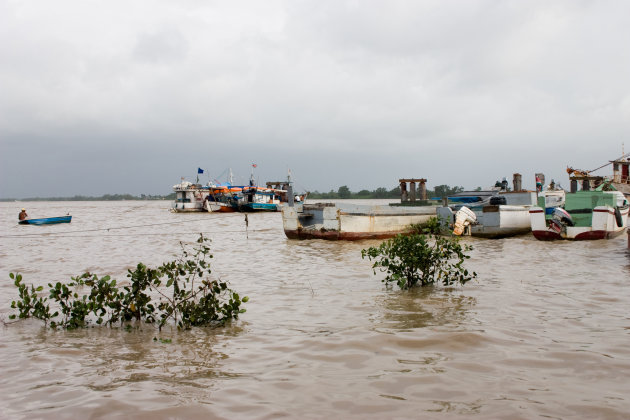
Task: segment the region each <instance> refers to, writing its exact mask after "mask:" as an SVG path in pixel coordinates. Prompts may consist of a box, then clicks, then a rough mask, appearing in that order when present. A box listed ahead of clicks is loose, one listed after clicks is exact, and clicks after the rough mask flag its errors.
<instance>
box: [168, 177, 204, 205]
mask: <svg viewBox="0 0 630 420" xmlns="http://www.w3.org/2000/svg"><path fill="white" fill-rule="evenodd" d="M173 191H174V192H175V201H174V202H173V206H172V207H171V211H172V212H176V213H188V212H199V211H206V209H205V207H204V203H205V202H206V197H208V194H210V187H208V186H202V185H201V184H193V183H192V182H188V181H184V180H183V179H182V182H181V183H179V184H177V185H173Z"/></svg>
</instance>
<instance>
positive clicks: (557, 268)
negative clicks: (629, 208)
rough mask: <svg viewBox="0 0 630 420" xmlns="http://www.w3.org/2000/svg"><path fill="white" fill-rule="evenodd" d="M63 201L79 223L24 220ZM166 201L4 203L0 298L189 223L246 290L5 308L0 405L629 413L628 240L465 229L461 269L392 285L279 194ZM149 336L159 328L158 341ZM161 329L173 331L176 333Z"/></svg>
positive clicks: (162, 251) (123, 266) (31, 413)
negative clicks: (279, 206) (117, 314)
mask: <svg viewBox="0 0 630 420" xmlns="http://www.w3.org/2000/svg"><path fill="white" fill-rule="evenodd" d="M21 207H26V208H27V211H28V213H29V215H30V216H31V217H50V216H59V215H63V214H66V213H67V212H70V213H71V214H72V215H73V220H72V223H70V224H65V225H52V226H19V225H17V214H18V213H19V209H20V208H21ZM169 207H170V203H169V202H166V201H159V202H158V201H151V202H136V201H119V202H33V203H0V216H1V217H0V224H1V226H2V230H1V231H0V236H1V237H0V279H2V280H0V317H1V318H2V319H3V320H4V321H8V315H9V314H11V313H13V312H12V311H13V310H12V309H10V303H11V300H14V299H16V298H17V292H16V288H15V287H14V285H13V283H12V281H11V279H10V278H9V276H8V274H9V272H20V273H22V274H23V276H24V282H25V283H33V284H36V285H46V284H47V283H48V282H51V281H55V282H56V281H66V280H69V278H70V276H74V275H77V274H81V273H83V272H85V271H90V272H94V273H97V274H99V275H105V274H110V275H112V276H113V277H115V278H116V279H118V280H119V282H124V281H125V279H126V276H125V274H126V270H127V269H129V268H132V267H134V266H135V265H136V264H137V263H138V262H140V261H142V262H144V263H145V264H147V265H149V266H152V265H153V266H157V265H159V264H161V263H162V262H165V261H169V260H171V259H173V258H174V257H175V256H177V255H178V253H179V242H180V241H184V242H193V241H194V240H195V239H196V238H197V237H198V233H199V232H204V233H205V234H206V235H207V236H209V237H210V238H212V244H211V246H212V251H213V254H214V259H213V260H212V267H213V274H214V275H216V276H217V277H220V278H221V279H223V280H227V281H229V282H230V285H231V287H232V288H233V289H234V290H236V291H238V292H239V293H240V294H241V295H247V296H249V298H250V301H249V302H248V303H247V304H245V308H246V309H247V312H246V313H245V314H243V315H242V316H241V317H240V319H239V320H238V321H237V322H234V323H232V324H231V325H230V326H228V327H227V328H223V329H206V328H195V329H193V330H191V331H184V332H178V331H176V330H172V329H167V330H163V331H162V332H158V331H157V330H156V329H154V328H153V327H152V326H143V327H142V328H141V329H140V330H132V331H130V332H127V331H125V330H121V329H118V328H114V329H109V328H103V327H97V328H89V329H83V330H75V331H53V330H50V329H45V328H43V327H42V324H41V323H39V322H37V321H35V320H26V321H21V322H18V323H15V324H10V325H5V326H0V395H1V397H0V418H7V419H40V418H42V419H77V418H85V419H87V418H91V419H100V418H105V419H128V418H133V419H151V420H157V419H193V418H194V419H196V418H204V419H214V418H217V419H276V418H299V419H320V418H334V419H407V418H429V419H433V418H435V419H468V418H479V419H488V418H494V419H532V418H551V419H598V418H601V419H627V418H630V254H629V253H628V250H627V246H626V241H627V239H626V235H623V236H622V237H620V238H617V239H613V240H609V241H593V242H557V243H545V242H538V241H536V240H535V239H534V238H533V237H532V236H531V235H530V236H522V237H517V238H509V239H502V240H475V239H468V240H467V242H468V243H470V244H472V245H473V246H474V250H473V251H472V252H471V253H470V255H471V257H472V258H471V259H470V260H468V261H467V265H468V267H469V268H471V269H473V270H475V271H477V273H478V279H477V280H476V281H473V282H469V283H468V284H466V285H465V286H459V287H453V288H443V287H432V288H425V289H417V290H412V291H399V290H397V289H395V288H391V289H388V288H387V287H385V285H384V284H383V283H381V279H382V277H383V275H382V274H378V275H376V276H375V275H374V274H373V273H372V270H371V268H370V263H369V261H367V260H362V259H361V249H363V248H367V247H369V246H372V245H376V244H378V243H379V242H378V241H361V242H326V241H293V240H288V239H287V238H286V237H285V236H284V233H283V231H282V220H281V216H280V214H279V213H267V214H251V215H249V217H248V218H249V227H248V230H247V231H246V229H245V223H244V216H243V215H241V214H172V213H169V211H168V208H169ZM154 338H161V339H162V340H157V341H155V340H154ZM167 339H170V340H171V342H168V340H167Z"/></svg>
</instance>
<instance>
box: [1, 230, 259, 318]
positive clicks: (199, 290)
mask: <svg viewBox="0 0 630 420" xmlns="http://www.w3.org/2000/svg"><path fill="white" fill-rule="evenodd" d="M207 242H208V239H207V238H205V237H204V236H203V235H201V236H200V237H199V239H198V240H197V244H196V245H195V246H193V247H186V246H184V245H183V244H182V254H181V256H180V257H179V258H178V259H177V260H174V261H171V262H168V263H164V264H162V265H161V266H160V267H158V268H155V269H152V268H148V267H147V266H145V265H144V264H142V263H140V264H138V265H137V266H136V268H135V270H133V271H132V270H128V274H127V277H128V278H129V279H130V285H129V286H124V287H122V288H119V287H117V286H116V280H115V279H111V278H110V276H103V277H100V278H99V277H98V276H97V275H96V274H91V273H84V274H82V275H80V276H77V277H72V278H71V281H70V282H69V283H61V282H57V283H55V284H52V283H49V284H48V287H49V288H50V290H49V295H48V297H43V296H41V295H40V294H41V292H42V291H43V287H42V286H39V287H37V288H35V287H34V286H32V285H31V286H30V288H29V287H27V286H26V285H24V284H23V283H22V275H21V274H14V273H10V274H9V277H11V279H13V280H14V284H15V286H16V287H17V288H18V294H19V300H17V301H13V302H12V303H11V308H14V309H18V314H12V315H10V316H9V318H10V319H16V318H29V317H32V318H37V319H41V320H43V321H44V323H46V324H48V323H50V326H51V327H52V328H57V327H62V328H67V329H73V328H81V327H86V326H88V325H89V324H90V323H91V322H94V323H96V324H98V325H101V324H103V323H105V324H108V325H110V326H111V325H112V324H114V323H117V322H120V323H121V324H122V323H123V322H126V321H132V320H135V321H144V322H146V323H151V324H156V325H157V326H158V328H160V329H161V328H162V327H163V326H164V325H166V324H167V323H169V322H172V323H173V324H175V325H176V326H177V328H181V329H189V328H191V327H193V326H217V325H223V324H224V323H225V322H227V321H228V320H230V319H236V318H238V314H240V313H243V312H245V309H243V308H241V304H242V303H244V302H247V301H248V298H247V296H245V297H243V298H242V299H241V298H240V296H239V295H238V293H236V292H234V291H232V290H231V289H229V288H228V285H227V283H226V282H222V281H220V280H214V279H211V278H210V273H211V270H210V264H209V262H208V261H207V260H208V259H210V258H212V254H210V247H209V246H208V245H207ZM191 248H192V249H191ZM86 287H89V291H88V293H87V294H82V295H80V294H79V292H80V291H81V290H82V289H84V288H86ZM154 297H157V298H158V301H157V302H155V301H154V299H153V298H154ZM49 302H53V303H55V304H56V306H57V307H58V310H55V311H54V312H52V311H51V309H50V304H49Z"/></svg>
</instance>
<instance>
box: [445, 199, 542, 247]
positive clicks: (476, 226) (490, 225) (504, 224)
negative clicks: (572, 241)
mask: <svg viewBox="0 0 630 420" xmlns="http://www.w3.org/2000/svg"><path fill="white" fill-rule="evenodd" d="M530 208H531V206H511V205H488V206H484V207H481V208H473V209H471V210H472V211H473V212H474V213H475V216H476V217H477V220H476V222H475V223H473V224H471V225H469V226H468V227H467V228H466V229H465V230H464V233H463V234H464V235H468V236H475V237H480V238H493V239H496V238H506V237H509V236H516V235H523V234H527V233H529V232H530V231H531V224H530V218H529V209H530ZM454 214H455V212H454V211H453V210H452V209H451V208H449V207H440V208H439V209H438V217H439V218H441V219H443V220H445V221H446V223H447V224H449V225H451V224H452V223H453V221H454Z"/></svg>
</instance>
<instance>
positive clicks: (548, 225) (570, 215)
mask: <svg viewBox="0 0 630 420" xmlns="http://www.w3.org/2000/svg"><path fill="white" fill-rule="evenodd" d="M605 185H609V184H605ZM603 187H604V185H602V187H600V188H598V190H591V191H577V192H574V193H567V194H566V197H565V204H564V207H557V208H555V209H554V210H553V211H552V212H551V214H546V212H545V209H543V208H542V207H533V208H532V209H531V210H530V211H529V214H530V221H531V227H532V233H533V234H534V237H535V238H536V239H539V240H542V241H552V240H556V239H569V240H592V239H610V238H614V237H616V236H618V235H621V234H622V233H623V232H624V231H625V230H626V229H627V225H628V211H629V205H628V200H627V199H626V198H625V196H624V195H623V194H622V193H621V192H619V191H603Z"/></svg>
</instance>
